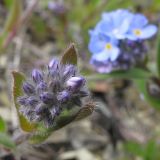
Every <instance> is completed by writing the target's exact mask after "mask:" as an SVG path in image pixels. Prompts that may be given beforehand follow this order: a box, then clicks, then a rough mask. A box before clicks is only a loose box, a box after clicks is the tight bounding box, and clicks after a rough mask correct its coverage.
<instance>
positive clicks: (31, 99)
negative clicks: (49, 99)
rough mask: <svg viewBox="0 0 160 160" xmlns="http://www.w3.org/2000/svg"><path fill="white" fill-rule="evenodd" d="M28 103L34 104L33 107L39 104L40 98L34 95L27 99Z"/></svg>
mask: <svg viewBox="0 0 160 160" xmlns="http://www.w3.org/2000/svg"><path fill="white" fill-rule="evenodd" d="M27 104H28V105H30V106H32V107H35V106H36V105H37V104H38V100H37V98H36V97H34V96H31V97H29V98H28V99H27Z"/></svg>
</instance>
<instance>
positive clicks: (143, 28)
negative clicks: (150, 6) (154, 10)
mask: <svg viewBox="0 0 160 160" xmlns="http://www.w3.org/2000/svg"><path fill="white" fill-rule="evenodd" d="M156 32H157V27H156V26H155V25H149V24H148V20H147V18H146V17H145V16H144V15H142V14H135V15H134V17H133V19H132V22H131V24H130V27H129V30H128V32H127V34H126V38H128V39H130V40H134V41H135V40H138V39H142V40H144V39H148V38H151V37H152V36H153V35H154V34H155V33H156Z"/></svg>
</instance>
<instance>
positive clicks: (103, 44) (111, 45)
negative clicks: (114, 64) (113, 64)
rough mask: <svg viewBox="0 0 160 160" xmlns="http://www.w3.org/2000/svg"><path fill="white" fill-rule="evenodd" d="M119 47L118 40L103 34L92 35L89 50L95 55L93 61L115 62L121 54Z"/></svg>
mask: <svg viewBox="0 0 160 160" xmlns="http://www.w3.org/2000/svg"><path fill="white" fill-rule="evenodd" d="M117 45H118V42H117V40H116V39H113V38H110V37H108V36H106V35H102V34H99V35H92V36H91V40H90V43H89V50H90V51H91V53H93V55H92V59H96V60H97V61H107V60H110V61H115V60H116V58H117V57H118V55H119V53H120V52H119V48H118V46H117Z"/></svg>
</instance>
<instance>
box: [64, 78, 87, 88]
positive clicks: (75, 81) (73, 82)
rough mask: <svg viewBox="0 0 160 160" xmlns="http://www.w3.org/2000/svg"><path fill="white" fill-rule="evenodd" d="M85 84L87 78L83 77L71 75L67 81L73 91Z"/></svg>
mask: <svg viewBox="0 0 160 160" xmlns="http://www.w3.org/2000/svg"><path fill="white" fill-rule="evenodd" d="M84 85H85V79H84V78H83V77H71V78H70V79H69V80H68V81H67V83H66V86H67V87H68V88H69V89H70V90H73V91H77V90H79V89H80V88H81V87H82V86H84Z"/></svg>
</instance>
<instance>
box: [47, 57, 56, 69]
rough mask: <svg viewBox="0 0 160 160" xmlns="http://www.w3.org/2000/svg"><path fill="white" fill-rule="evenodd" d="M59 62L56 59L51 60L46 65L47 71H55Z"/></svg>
mask: <svg viewBox="0 0 160 160" xmlns="http://www.w3.org/2000/svg"><path fill="white" fill-rule="evenodd" d="M58 65H59V62H58V61H57V60H56V59H52V60H51V61H50V62H49V64H48V69H49V70H57V69H58Z"/></svg>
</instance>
